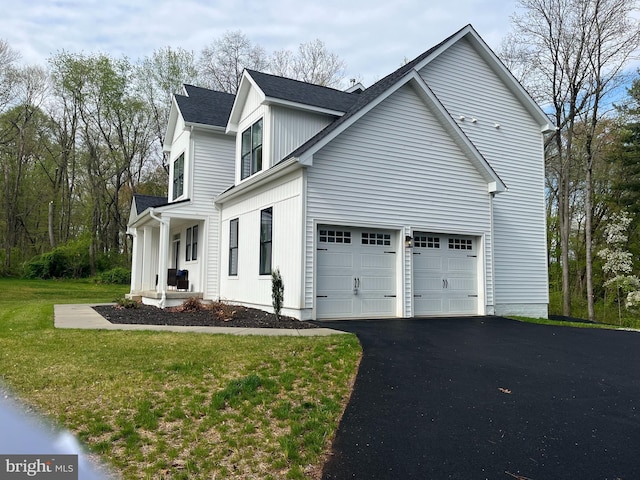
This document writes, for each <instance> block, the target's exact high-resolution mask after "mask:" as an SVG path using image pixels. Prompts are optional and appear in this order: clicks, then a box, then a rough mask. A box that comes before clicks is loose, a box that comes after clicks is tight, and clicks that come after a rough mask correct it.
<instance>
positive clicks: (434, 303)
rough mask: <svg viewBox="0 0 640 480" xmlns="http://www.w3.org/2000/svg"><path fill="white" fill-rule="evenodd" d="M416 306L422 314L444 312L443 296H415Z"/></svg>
mask: <svg viewBox="0 0 640 480" xmlns="http://www.w3.org/2000/svg"><path fill="white" fill-rule="evenodd" d="M414 308H415V310H416V311H419V312H421V313H420V314H421V315H438V314H441V313H443V312H444V307H443V301H442V299H441V298H424V297H423V298H420V297H414Z"/></svg>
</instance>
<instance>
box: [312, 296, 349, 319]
mask: <svg viewBox="0 0 640 480" xmlns="http://www.w3.org/2000/svg"><path fill="white" fill-rule="evenodd" d="M316 304H317V308H318V311H321V312H324V314H323V318H344V317H349V316H351V315H352V314H353V299H351V298H318V299H317V302H316Z"/></svg>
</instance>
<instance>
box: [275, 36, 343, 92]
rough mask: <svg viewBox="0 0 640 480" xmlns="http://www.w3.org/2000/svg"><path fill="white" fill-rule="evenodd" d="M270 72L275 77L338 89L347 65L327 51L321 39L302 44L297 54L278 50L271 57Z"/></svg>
mask: <svg viewBox="0 0 640 480" xmlns="http://www.w3.org/2000/svg"><path fill="white" fill-rule="evenodd" d="M270 70H271V72H272V73H274V74H275V75H280V76H283V77H288V78H293V79H296V80H302V81H303V82H308V83H313V84H316V85H323V86H325V87H338V86H339V85H340V83H341V82H342V80H343V79H344V76H345V63H344V61H343V60H341V59H340V57H339V56H338V55H337V54H335V53H333V52H330V51H328V50H327V47H326V45H325V44H324V42H323V41H322V40H320V39H316V40H312V41H310V42H307V43H301V44H300V46H299V47H298V51H297V52H296V54H294V53H293V52H291V51H290V50H278V51H276V52H274V53H273V55H272V56H271V66H270Z"/></svg>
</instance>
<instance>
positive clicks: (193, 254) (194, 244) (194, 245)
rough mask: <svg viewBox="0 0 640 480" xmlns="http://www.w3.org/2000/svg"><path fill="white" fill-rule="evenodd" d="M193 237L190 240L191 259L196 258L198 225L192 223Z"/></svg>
mask: <svg viewBox="0 0 640 480" xmlns="http://www.w3.org/2000/svg"><path fill="white" fill-rule="evenodd" d="M192 230H193V238H192V240H191V260H197V259H198V225H194V226H193V228H192Z"/></svg>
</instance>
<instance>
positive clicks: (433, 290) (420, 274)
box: [413, 233, 478, 316]
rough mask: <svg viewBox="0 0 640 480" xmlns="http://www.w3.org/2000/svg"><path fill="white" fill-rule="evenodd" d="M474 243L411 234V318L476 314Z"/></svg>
mask: <svg viewBox="0 0 640 480" xmlns="http://www.w3.org/2000/svg"><path fill="white" fill-rule="evenodd" d="M477 243H478V242H477V240H476V239H475V238H474V237H463V236H458V235H440V234H434V233H415V234H414V237H413V305H414V307H413V313H414V315H416V316H426V315H475V314H477V313H478V278H477V271H478V254H477V248H478V246H477Z"/></svg>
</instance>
